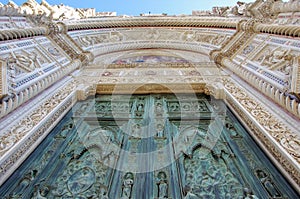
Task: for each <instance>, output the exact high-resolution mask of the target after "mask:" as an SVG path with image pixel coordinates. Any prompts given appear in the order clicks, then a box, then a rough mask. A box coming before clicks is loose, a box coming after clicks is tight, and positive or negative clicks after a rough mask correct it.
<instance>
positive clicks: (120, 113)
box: [0, 94, 297, 199]
mask: <svg viewBox="0 0 300 199" xmlns="http://www.w3.org/2000/svg"><path fill="white" fill-rule="evenodd" d="M0 196H1V198H39V199H43V198H80V199H84V198H86V199H88V198H89V199H91V198H93V199H96V198H113V199H114V198H124V199H125V198H136V199H139V198H149V199H150V198H151V199H152V198H173V199H177V198H184V199H187V198H209V199H210V198H297V194H296V192H295V191H294V190H293V189H292V188H291V187H290V186H289V184H288V183H287V182H286V180H285V179H284V178H283V176H282V175H281V174H280V173H279V172H278V171H277V170H276V169H275V167H274V166H273V165H272V164H271V162H270V161H269V160H268V159H267V157H266V156H265V155H264V153H263V152H262V151H261V150H260V148H259V147H258V146H257V145H256V144H255V142H254V141H253V140H252V139H251V137H250V136H249V135H248V133H247V132H246V131H245V129H244V128H243V126H242V125H241V124H240V123H239V122H238V120H237V119H236V118H235V117H234V115H233V114H232V113H231V112H230V111H229V110H228V109H227V108H226V106H225V105H224V103H223V102H222V101H219V100H215V99H213V98H210V97H209V96H206V95H197V96H196V95H187V94H185V95H178V94H177V95H172V94H165V95H163V94H155V95H131V96H130V95H113V96H111V95H101V96H98V95H97V96H95V97H93V98H88V99H87V100H85V101H81V102H78V103H77V104H76V105H75V106H74V107H73V109H72V111H70V112H69V114H67V115H66V116H65V117H64V119H63V120H61V122H60V123H59V124H58V125H57V126H56V127H55V128H54V129H53V130H52V132H51V133H50V134H49V135H48V137H47V138H46V139H45V140H44V141H43V142H42V144H41V145H40V146H39V147H38V148H37V149H36V150H35V151H34V152H33V153H32V154H31V155H30V156H29V157H28V158H27V160H25V162H24V163H23V164H22V165H21V166H20V167H19V169H18V170H17V171H16V172H15V173H14V174H13V175H12V176H11V177H10V178H9V180H8V181H7V182H6V183H5V184H3V185H2V187H1V188H0Z"/></svg>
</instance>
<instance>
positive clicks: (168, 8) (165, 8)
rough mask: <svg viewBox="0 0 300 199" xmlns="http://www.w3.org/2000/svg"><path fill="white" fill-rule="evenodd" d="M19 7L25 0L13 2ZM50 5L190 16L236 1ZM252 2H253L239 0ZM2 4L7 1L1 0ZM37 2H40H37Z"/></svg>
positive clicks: (91, 0)
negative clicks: (194, 11)
mask: <svg viewBox="0 0 300 199" xmlns="http://www.w3.org/2000/svg"><path fill="white" fill-rule="evenodd" d="M13 1H14V2H15V3H16V4H18V5H21V4H22V3H24V2H26V1H27V0H13ZM46 1H47V2H48V3H49V4H50V5H54V4H60V3H63V4H64V5H68V6H71V7H75V8H96V11H98V12H101V11H115V12H117V15H123V14H127V15H134V16H137V15H139V14H140V13H149V12H151V13H153V14H161V13H167V14H168V15H174V14H176V15H179V14H191V13H192V10H211V8H212V7H213V6H224V5H229V6H233V5H236V2H237V1H238V0H83V1H82V0H46ZM241 1H243V2H254V1H255V0H241ZM1 2H2V3H3V4H6V3H7V2H8V1H3V0H1ZM37 2H39V3H40V2H41V1H40V0H37Z"/></svg>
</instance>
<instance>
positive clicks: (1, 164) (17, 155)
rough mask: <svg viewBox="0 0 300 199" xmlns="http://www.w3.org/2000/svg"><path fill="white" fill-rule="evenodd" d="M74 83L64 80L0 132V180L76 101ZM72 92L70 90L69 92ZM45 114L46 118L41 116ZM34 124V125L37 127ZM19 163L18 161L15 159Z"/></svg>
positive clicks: (2, 179)
mask: <svg viewBox="0 0 300 199" xmlns="http://www.w3.org/2000/svg"><path fill="white" fill-rule="evenodd" d="M75 88H76V84H75V82H74V81H72V82H70V83H68V84H67V85H65V86H64V87H63V88H61V89H60V90H59V91H57V92H56V93H54V94H53V95H51V96H49V98H48V100H46V101H45V102H43V103H42V104H41V105H40V106H39V107H38V108H36V109H35V110H33V111H32V112H31V113H30V114H28V116H26V117H25V118H23V119H21V120H20V121H19V122H17V124H16V125H14V126H12V127H11V128H9V129H8V130H6V131H5V132H3V133H2V134H1V136H0V141H1V145H0V171H1V172H0V184H1V183H3V182H4V180H5V179H6V178H7V177H8V176H9V174H10V173H11V172H13V171H11V169H12V168H16V165H15V164H16V163H17V162H18V161H19V160H20V159H24V157H23V156H24V155H26V153H28V150H29V149H30V147H31V146H32V145H33V144H34V143H35V142H36V141H37V140H38V139H39V138H40V137H42V136H45V135H44V134H45V133H48V132H49V131H50V129H49V128H50V127H51V128H53V124H55V122H56V121H57V120H59V119H60V118H61V117H62V116H63V115H64V113H65V112H66V111H67V110H68V109H69V108H71V107H72V105H73V104H74V103H75V102H76V99H73V98H72V96H75V90H76V89H75ZM72 93H73V94H72ZM45 118H48V119H46V120H45ZM37 127H38V128H37ZM27 155H28V154H27ZM18 164H20V163H18Z"/></svg>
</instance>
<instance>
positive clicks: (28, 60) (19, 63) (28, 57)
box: [8, 50, 41, 72]
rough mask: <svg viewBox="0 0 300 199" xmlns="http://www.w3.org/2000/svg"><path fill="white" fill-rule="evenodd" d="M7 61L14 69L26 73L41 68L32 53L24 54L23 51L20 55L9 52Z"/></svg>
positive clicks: (34, 54) (35, 55)
mask: <svg viewBox="0 0 300 199" xmlns="http://www.w3.org/2000/svg"><path fill="white" fill-rule="evenodd" d="M8 59H9V60H10V63H14V64H15V66H16V67H18V68H20V69H22V70H24V71H26V72H32V71H33V70H35V68H40V67H41V63H40V61H39V60H38V59H37V54H36V53H34V52H26V51H24V50H23V51H22V52H21V53H14V52H11V54H10V56H9V58H8Z"/></svg>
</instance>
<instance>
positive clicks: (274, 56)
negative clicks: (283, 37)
mask: <svg viewBox="0 0 300 199" xmlns="http://www.w3.org/2000/svg"><path fill="white" fill-rule="evenodd" d="M290 51H291V50H290V49H289V50H287V49H286V50H284V49H280V48H276V49H274V50H273V51H272V52H271V53H270V54H267V55H265V56H264V58H263V59H262V61H261V65H263V66H267V67H268V68H269V69H271V70H276V69H278V68H279V67H280V66H282V65H283V64H287V63H288V62H290V61H291V60H292V55H290Z"/></svg>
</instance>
